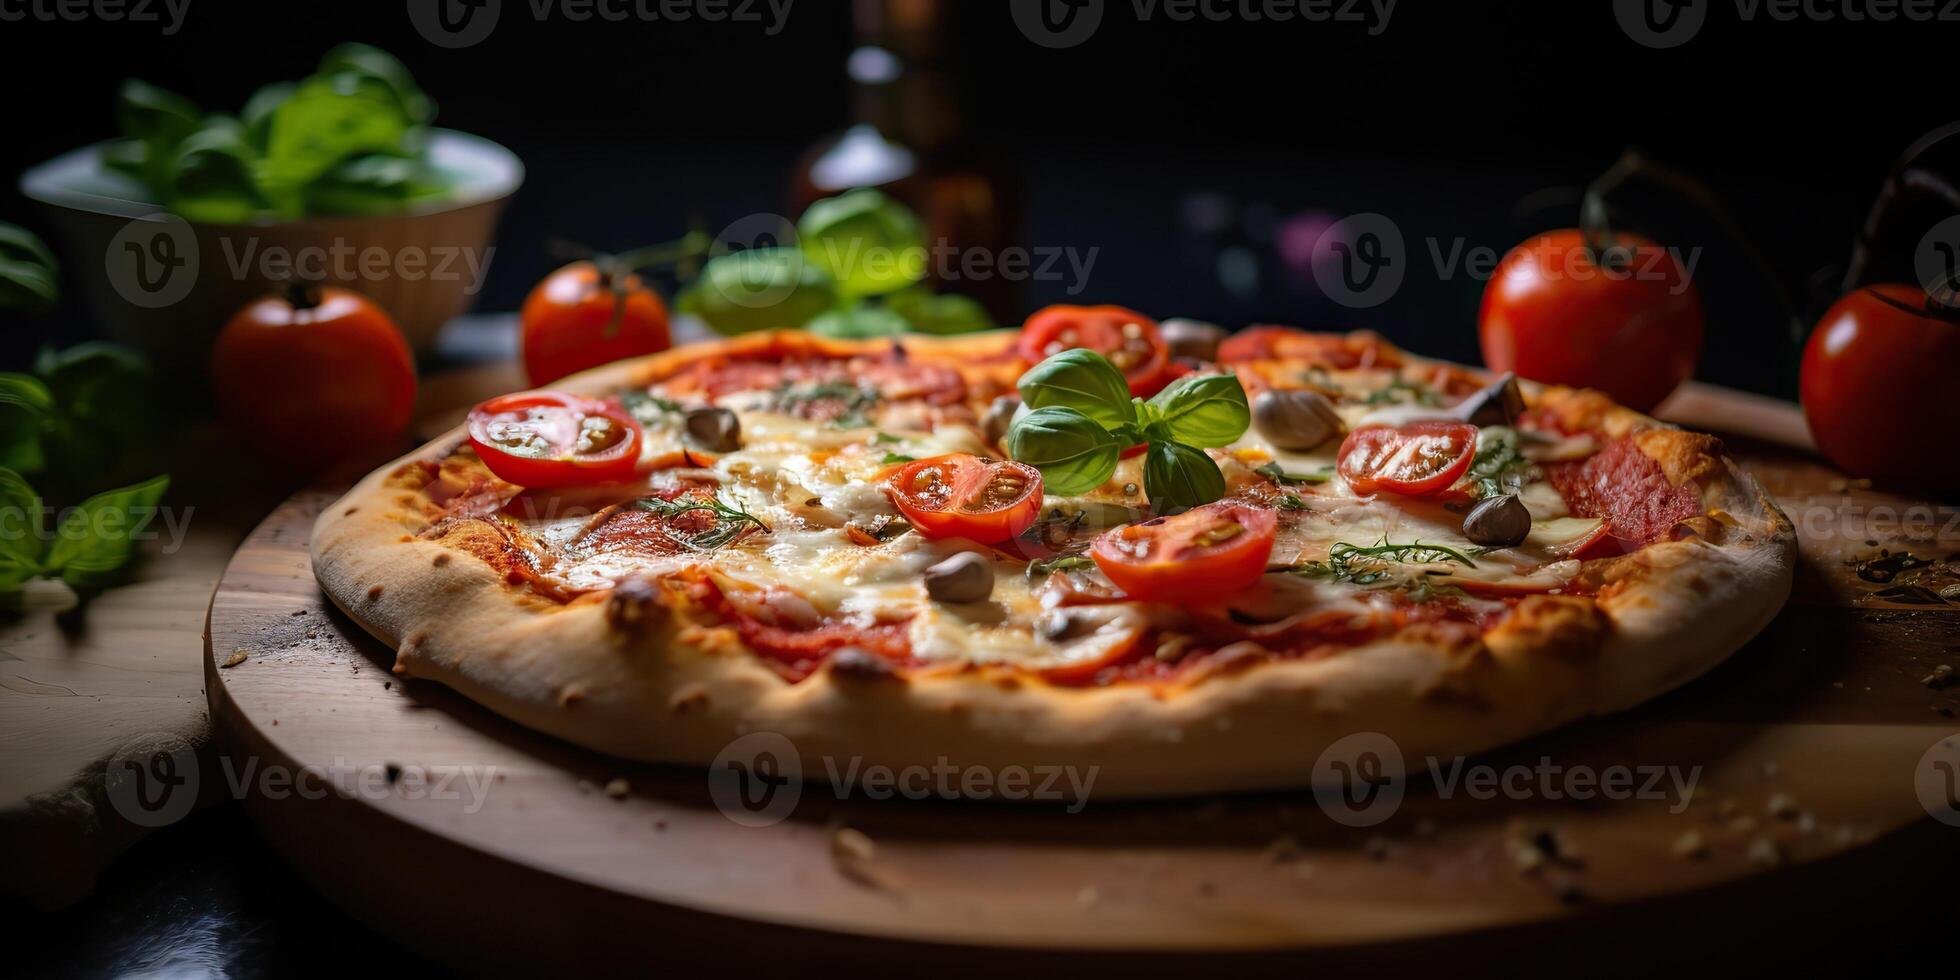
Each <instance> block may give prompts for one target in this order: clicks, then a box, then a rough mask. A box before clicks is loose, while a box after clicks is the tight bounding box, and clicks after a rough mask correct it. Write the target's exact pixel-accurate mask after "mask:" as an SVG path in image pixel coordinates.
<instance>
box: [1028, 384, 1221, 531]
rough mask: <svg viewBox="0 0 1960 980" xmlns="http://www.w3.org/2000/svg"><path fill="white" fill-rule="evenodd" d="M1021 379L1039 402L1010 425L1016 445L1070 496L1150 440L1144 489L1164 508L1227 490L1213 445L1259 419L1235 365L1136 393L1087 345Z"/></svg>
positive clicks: (1052, 486) (1055, 488)
mask: <svg viewBox="0 0 1960 980" xmlns="http://www.w3.org/2000/svg"><path fill="white" fill-rule="evenodd" d="M1019 387H1020V389H1021V401H1022V402H1023V403H1024V404H1026V405H1027V407H1028V408H1029V409H1030V410H1031V411H1029V412H1028V413H1027V414H1026V415H1024V416H1022V417H1021V418H1020V419H1018V420H1017V421H1015V423H1014V425H1013V427H1012V428H1010V429H1008V432H1007V452H1008V454H1009V455H1011V456H1013V457H1014V458H1015V459H1017V460H1020V461H1021V462H1023V463H1027V464H1029V465H1031V466H1033V467H1034V468H1036V469H1038V470H1040V471H1041V478H1042V481H1043V482H1044V483H1046V484H1047V486H1048V489H1049V490H1050V491H1052V492H1054V493H1057V494H1062V495H1065V496H1066V495H1070V494H1078V493H1087V492H1088V491H1090V490H1093V489H1095V488H1096V487H1099V486H1101V485H1103V483H1104V482H1106V481H1107V480H1108V479H1109V478H1110V476H1112V475H1113V474H1115V472H1116V463H1117V460H1118V459H1119V458H1120V457H1121V456H1122V454H1123V450H1124V449H1125V448H1126V447H1129V446H1135V445H1143V444H1147V445H1148V447H1149V448H1148V449H1147V450H1146V451H1145V453H1144V460H1143V492H1144V494H1145V495H1146V496H1148V497H1149V498H1150V505H1151V507H1152V508H1154V509H1155V510H1156V511H1157V512H1158V513H1169V512H1172V511H1179V510H1186V509H1189V508H1192V507H1196V506H1198V505H1200V504H1208V503H1211V502H1212V501H1214V500H1217V499H1218V498H1220V497H1222V496H1224V495H1225V476H1224V474H1223V473H1220V472H1219V470H1218V464H1217V463H1214V462H1212V460H1211V457H1210V456H1207V455H1205V453H1204V450H1205V449H1215V448H1218V447H1222V446H1227V445H1230V444H1231V443H1232V442H1233V440H1236V439H1237V438H1238V437H1239V436H1241V435H1243V434H1244V433H1245V430H1246V427H1247V426H1249V425H1251V424H1252V410H1251V408H1250V407H1248V406H1247V404H1246V398H1245V389H1244V388H1243V387H1241V386H1240V385H1239V379H1238V378H1237V377H1234V376H1233V375H1230V374H1205V375H1188V376H1186V377H1183V378H1179V379H1178V380H1177V381H1175V382H1173V383H1172V384H1171V385H1170V386H1169V387H1166V388H1165V389H1164V390H1163V391H1160V392H1158V393H1157V394H1156V395H1153V396H1152V397H1151V398H1150V399H1149V400H1148V401H1146V400H1144V399H1141V398H1132V397H1130V388H1129V383H1128V382H1127V381H1125V380H1124V378H1123V372H1121V371H1118V370H1117V369H1116V366H1115V365H1114V364H1111V363H1109V359H1108V358H1105V357H1103V356H1102V355H1101V354H1098V353H1096V352H1094V351H1089V350H1082V349H1080V348H1077V349H1073V350H1065V351H1062V352H1061V353H1059V354H1056V355H1055V356H1053V357H1050V358H1048V359H1046V360H1044V361H1042V362H1041V363H1040V364H1037V365H1035V366H1034V367H1032V368H1030V369H1028V372H1027V373H1026V374H1023V375H1022V376H1021V380H1020V382H1019Z"/></svg>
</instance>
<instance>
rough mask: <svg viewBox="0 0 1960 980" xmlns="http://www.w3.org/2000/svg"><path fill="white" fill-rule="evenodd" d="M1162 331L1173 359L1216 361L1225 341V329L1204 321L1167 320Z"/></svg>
mask: <svg viewBox="0 0 1960 980" xmlns="http://www.w3.org/2000/svg"><path fill="white" fill-rule="evenodd" d="M1160 329H1161V330H1162V331H1163V333H1164V345H1165V346H1166V347H1169V348H1170V351H1171V356H1172V357H1188V358H1190V359H1192V360H1194V361H1214V360H1217V359H1218V345H1219V344H1221V343H1223V342H1224V341H1225V328H1224V327H1221V326H1219V325H1218V324H1216V323H1206V322H1205V321H1203V320H1186V319H1182V318H1173V319H1169V320H1165V321H1164V322H1163V323H1162V324H1161V325H1160Z"/></svg>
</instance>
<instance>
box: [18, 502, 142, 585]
mask: <svg viewBox="0 0 1960 980" xmlns="http://www.w3.org/2000/svg"><path fill="white" fill-rule="evenodd" d="M169 487H170V478H169V477H168V476H159V477H155V478H153V479H149V480H145V481H143V482H142V483H138V484H134V485H132V486H127V487H121V488H119V489H115V490H107V491H104V492H102V493H98V494H96V495H95V496H93V497H90V498H88V499H87V500H84V501H82V503H81V504H80V505H79V506H77V507H75V508H74V509H72V510H70V511H68V513H67V515H66V516H65V517H63V518H62V521H61V525H60V527H58V528H56V529H55V535H54V545H53V547H51V548H49V549H48V556H47V560H46V562H45V563H44V566H43V570H44V571H45V572H46V573H47V574H49V575H57V574H58V575H60V576H61V580H62V581H64V582H66V583H68V584H69V585H71V586H74V587H76V588H99V587H101V586H104V585H107V584H109V583H111V582H113V581H114V580H115V578H116V573H117V572H119V571H120V570H121V569H122V568H123V566H124V565H126V564H128V563H129V557H130V555H131V554H132V553H133V552H134V550H135V547H136V541H137V536H138V535H141V534H145V533H148V532H147V528H148V527H149V525H150V524H151V523H152V522H153V521H154V520H155V519H156V516H157V514H156V509H157V504H158V503H159V502H160V501H162V499H163V492H164V491H165V490H167V489H169Z"/></svg>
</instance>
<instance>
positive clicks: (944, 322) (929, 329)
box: [885, 286, 994, 334]
mask: <svg viewBox="0 0 1960 980" xmlns="http://www.w3.org/2000/svg"><path fill="white" fill-rule="evenodd" d="M885 306H886V307H887V308H888V309H890V310H891V311H892V312H893V313H896V314H898V315H899V316H902V317H904V318H905V322H907V323H909V324H911V325H912V329H914V330H917V331H918V332H920V333H938V334H949V333H971V332H973V331H975V330H992V329H993V328H994V318H993V317H991V316H988V315H987V310H986V308H985V307H983V306H981V305H980V304H979V303H978V302H976V301H975V300H974V299H973V298H972V297H970V296H961V295H959V294H958V293H944V294H940V293H934V292H933V291H932V290H930V289H927V288H926V287H924V286H913V287H912V288H910V289H904V290H900V291H898V292H896V293H892V294H891V295H889V296H887V297H885Z"/></svg>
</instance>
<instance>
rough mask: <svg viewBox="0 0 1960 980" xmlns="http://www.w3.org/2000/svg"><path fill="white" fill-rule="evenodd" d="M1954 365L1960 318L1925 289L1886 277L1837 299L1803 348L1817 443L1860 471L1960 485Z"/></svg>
mask: <svg viewBox="0 0 1960 980" xmlns="http://www.w3.org/2000/svg"><path fill="white" fill-rule="evenodd" d="M1956 366H1960V323H1954V322H1951V321H1948V320H1944V319H1942V318H1940V317H1939V316H1936V315H1934V314H1932V313H1931V312H1927V310H1926V293H1925V291H1924V290H1922V289H1920V288H1919V287H1917V286H1906V285H1899V284H1896V283H1885V284H1880V285H1874V286H1867V287H1865V288H1863V289H1859V290H1856V291H1854V292H1852V293H1851V294H1850V295H1848V296H1845V297H1844V298H1843V299H1840V300H1838V301H1837V303H1836V305H1834V306H1832V307H1831V308H1830V310H1829V311H1828V312H1826V313H1825V314H1824V318H1823V319H1821V320H1819V321H1817V329H1816V330H1814V331H1812V332H1811V334H1810V342H1809V343H1808V344H1806V345H1805V347H1804V353H1803V374H1802V382H1801V388H1802V394H1803V413H1804V417H1805V418H1806V419H1808V420H1809V421H1810V434H1811V435H1812V436H1813V437H1815V438H1816V440H1817V448H1819V449H1821V450H1823V452H1824V455H1826V456H1828V457H1830V459H1831V462H1833V463H1836V464H1837V465H1838V466H1840V467H1842V468H1843V469H1844V471H1845V472H1847V473H1849V474H1851V475H1852V476H1862V477H1871V478H1875V479H1881V480H1885V479H1891V480H1913V481H1925V482H1930V483H1932V484H1934V485H1936V486H1939V487H1941V488H1947V487H1955V486H1960V454H1955V453H1954V452H1953V451H1952V450H1951V448H1950V447H1951V444H1952V440H1953V433H1954V432H1955V431H1960V399H1955V398H1954V397H1953V383H1954V374H1953V372H1954V368H1955V367H1956Z"/></svg>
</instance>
